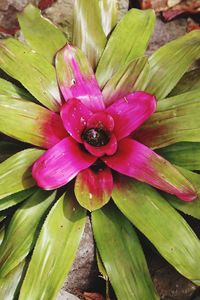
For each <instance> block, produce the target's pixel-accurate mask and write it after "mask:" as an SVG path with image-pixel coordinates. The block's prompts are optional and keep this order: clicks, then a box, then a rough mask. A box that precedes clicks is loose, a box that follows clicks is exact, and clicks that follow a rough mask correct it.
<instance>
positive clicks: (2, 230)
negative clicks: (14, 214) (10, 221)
mask: <svg viewBox="0 0 200 300" xmlns="http://www.w3.org/2000/svg"><path fill="white" fill-rule="evenodd" d="M3 217H4V218H3ZM2 218H3V219H2ZM5 218H6V216H1V222H2V221H3V220H4V219H5ZM4 235H5V226H4V225H1V228H0V245H1V244H2V242H3V239H4ZM0 299H1V298H0Z"/></svg>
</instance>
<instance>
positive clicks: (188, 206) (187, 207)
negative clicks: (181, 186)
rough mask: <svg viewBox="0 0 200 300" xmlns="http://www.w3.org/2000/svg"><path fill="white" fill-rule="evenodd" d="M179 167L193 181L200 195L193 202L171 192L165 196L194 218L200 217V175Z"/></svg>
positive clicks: (173, 204)
mask: <svg viewBox="0 0 200 300" xmlns="http://www.w3.org/2000/svg"><path fill="white" fill-rule="evenodd" d="M177 169H178V170H179V171H180V172H181V173H182V174H183V175H184V176H185V177H186V178H187V179H188V180H189V181H190V182H191V183H192V185H193V186H194V187H195V189H196V191H197V195H198V197H197V199H195V200H193V201H192V202H185V201H181V200H180V199H178V198H177V197H175V196H172V195H169V194H164V197H165V198H166V199H167V200H168V201H169V203H170V204H171V205H172V206H174V207H175V208H176V209H178V210H180V211H182V212H184V213H185V214H187V215H190V216H192V217H194V218H197V219H200V175H199V174H196V173H193V172H191V171H189V170H186V169H183V168H180V167H177Z"/></svg>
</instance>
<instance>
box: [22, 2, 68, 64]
mask: <svg viewBox="0 0 200 300" xmlns="http://www.w3.org/2000/svg"><path fill="white" fill-rule="evenodd" d="M18 21H19V24H20V27H21V30H22V33H23V35H24V37H25V40H26V42H27V44H28V45H29V46H30V47H31V48H32V49H34V50H35V51H36V52H38V53H40V54H41V55H43V56H44V57H45V58H46V59H47V60H48V61H49V62H50V63H52V62H53V58H54V56H55V54H56V52H57V51H58V50H59V49H60V48H62V47H63V46H64V45H65V44H66V43H67V39H66V36H65V35H64V33H63V32H62V31H61V30H59V29H58V28H57V27H56V26H55V25H54V24H53V23H51V22H50V20H48V19H46V18H44V17H43V16H42V15H41V13H40V10H39V9H38V8H36V7H35V6H33V5H32V4H29V5H28V6H26V7H25V9H24V10H23V11H22V12H21V13H19V14H18Z"/></svg>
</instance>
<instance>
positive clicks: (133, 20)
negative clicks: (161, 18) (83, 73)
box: [96, 9, 155, 88]
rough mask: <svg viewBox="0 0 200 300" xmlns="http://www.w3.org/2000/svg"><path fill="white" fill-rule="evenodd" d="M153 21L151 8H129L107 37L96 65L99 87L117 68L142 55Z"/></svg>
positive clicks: (103, 84) (153, 15)
mask: <svg viewBox="0 0 200 300" xmlns="http://www.w3.org/2000/svg"><path fill="white" fill-rule="evenodd" d="M154 23H155V14H154V12H153V10H145V11H142V10H138V9H131V10H129V12H128V13H127V14H126V15H125V16H124V17H123V18H122V20H121V21H120V23H119V24H118V25H117V26H116V28H115V29H114V31H113V33H112V35H111V37H110V38H109V40H108V43H107V45H106V48H105V50H104V52H103V54H102V57H101V59H100V61H99V64H98V67H97V71H96V76H97V80H98V82H99V84H100V87H101V88H103V87H104V86H105V84H106V83H107V81H108V80H109V79H110V78H111V77H112V76H113V75H114V74H115V73H116V72H117V71H118V70H120V69H121V68H122V67H124V66H125V65H126V64H128V63H130V62H131V61H132V60H134V59H135V58H138V57H140V56H143V55H144V52H145V50H146V47H147V45H148V42H149V39H150V37H151V34H152V31H153V28H154Z"/></svg>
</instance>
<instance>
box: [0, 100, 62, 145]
mask: <svg viewBox="0 0 200 300" xmlns="http://www.w3.org/2000/svg"><path fill="white" fill-rule="evenodd" d="M17 124H20V126H16V125H17ZM59 128H61V130H60V132H61V134H60V132H59ZM0 132H2V133H4V134H6V135H8V136H10V137H12V138H14V139H18V140H20V141H22V142H26V143H29V144H32V145H34V146H39V147H41V148H49V147H51V146H53V145H54V144H55V142H59V141H60V138H61V136H62V133H63V132H64V129H63V125H62V121H61V119H60V117H59V116H58V115H57V114H56V113H54V112H52V111H50V110H48V109H46V108H44V107H42V106H40V105H37V104H35V103H32V102H29V101H26V100H24V99H21V100H19V99H15V98H12V97H9V96H2V97H1V95H0Z"/></svg>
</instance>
